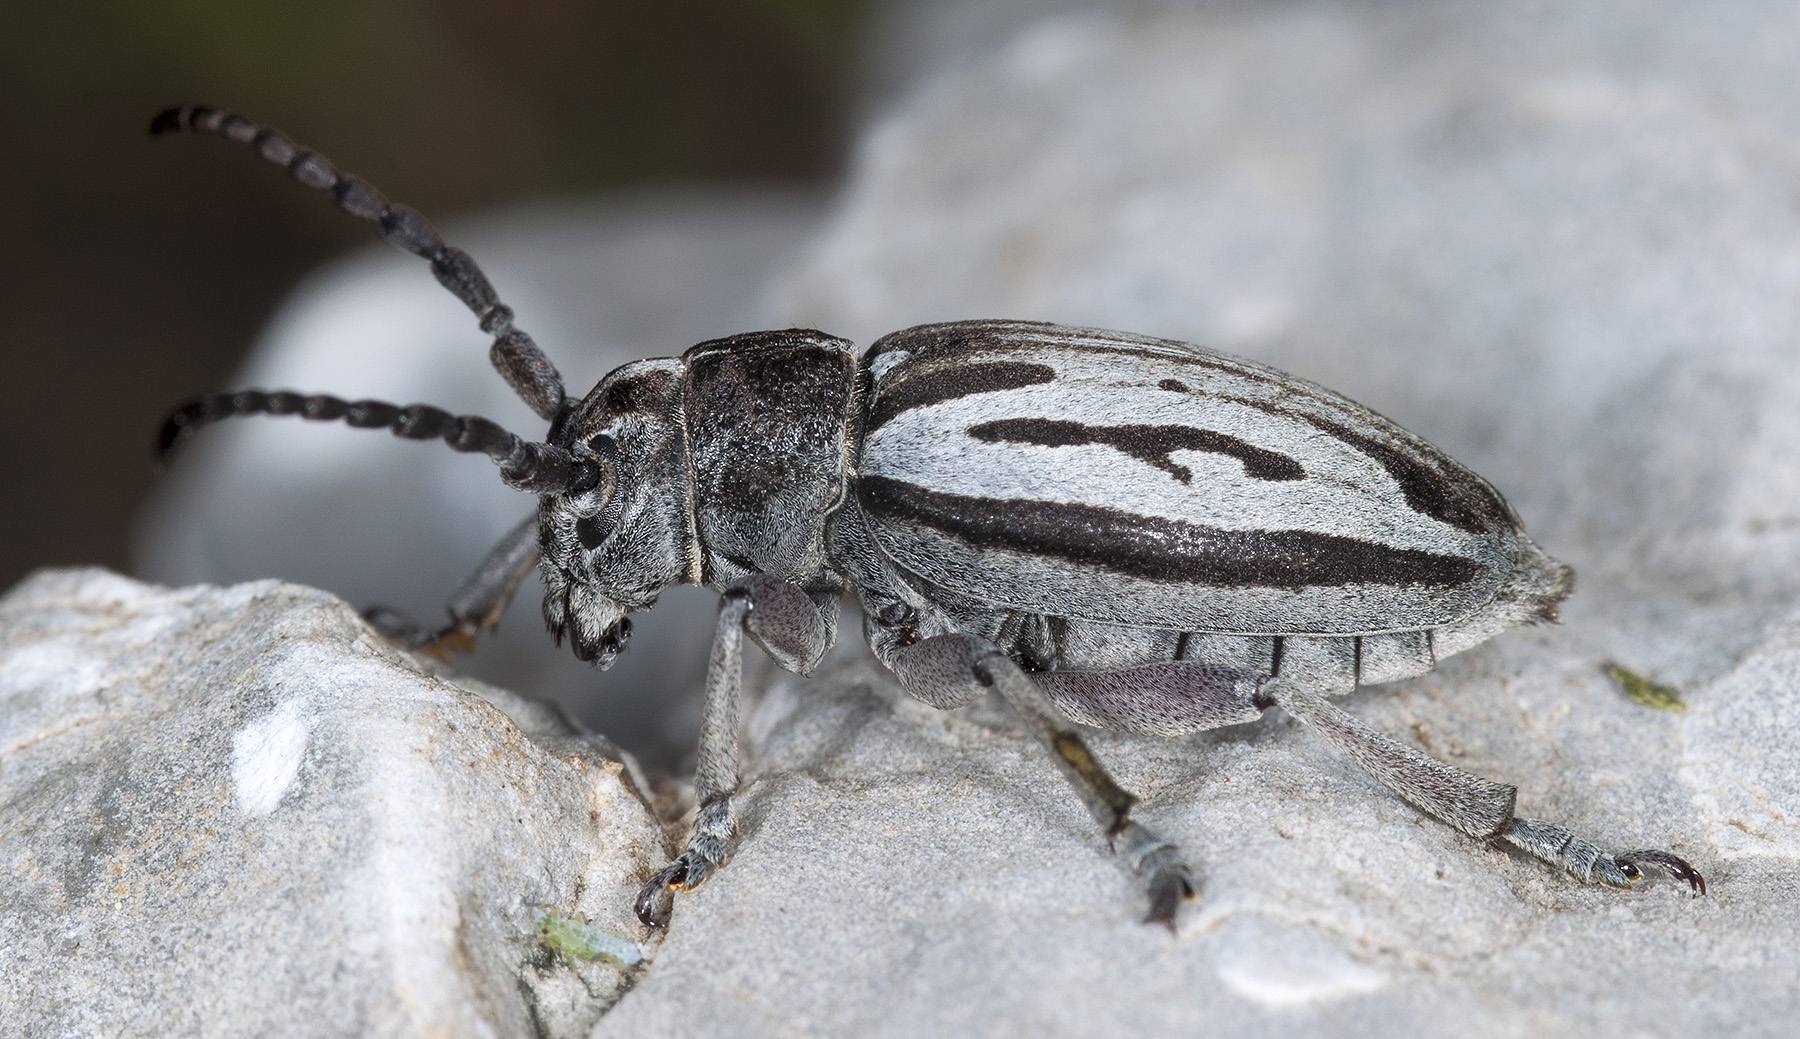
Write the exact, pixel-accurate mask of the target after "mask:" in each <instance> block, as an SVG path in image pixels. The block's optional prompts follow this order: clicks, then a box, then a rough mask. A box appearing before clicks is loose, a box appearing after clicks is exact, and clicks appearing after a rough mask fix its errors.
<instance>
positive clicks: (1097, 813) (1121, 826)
mask: <svg viewBox="0 0 1800 1039" xmlns="http://www.w3.org/2000/svg"><path fill="white" fill-rule="evenodd" d="M893 660H894V673H895V674H896V675H897V676H899V679H900V684H901V685H902V686H903V687H904V688H905V689H906V691H907V693H908V694H910V695H911V696H913V697H916V698H917V699H919V700H922V701H924V702H925V703H928V704H931V705H933V706H935V707H943V708H951V707H960V706H962V705H963V704H966V703H968V702H969V701H971V700H973V699H975V697H976V696H978V695H980V694H981V693H982V692H984V691H985V690H987V689H995V690H998V691H999V693H1000V695H1001V696H1003V697H1005V698H1006V701H1007V702H1008V703H1010V704H1012V706H1013V707H1014V709H1016V710H1017V711H1018V712H1019V713H1020V714H1023V715H1024V716H1025V717H1026V718H1027V719H1029V720H1030V721H1032V722H1034V723H1035V726H1034V727H1035V728H1036V729H1037V731H1038V735H1039V737H1040V738H1041V739H1042V740H1043V742H1044V745H1045V746H1046V747H1048V748H1049V749H1050V754H1051V757H1052V759H1053V760H1055V762H1056V763H1057V766H1058V767H1059V768H1061V769H1062V772H1063V775H1064V777H1066V778H1067V779H1068V780H1069V783H1070V785H1072V786H1074V788H1075V793H1076V795H1077V796H1079V797H1080V798H1081V803H1082V804H1084V805H1086V806H1087V810H1088V812H1089V813H1090V814H1091V815H1093V817H1094V821H1095V822H1097V823H1099V824H1100V828H1101V829H1102V830H1103V831H1105V833H1106V837H1107V839H1108V840H1109V841H1111V842H1112V844H1113V847H1114V849H1115V850H1116V851H1117V852H1118V853H1119V854H1120V855H1122V856H1124V858H1125V861H1126V862H1127V863H1129V864H1130V866H1131V868H1132V871H1133V872H1135V873H1136V874H1137V875H1138V876H1140V877H1142V878H1144V886H1145V888H1146V889H1147V891H1148V893H1149V896H1150V912H1149V914H1148V915H1147V916H1145V917H1144V922H1145V923H1163V924H1167V925H1168V926H1169V928H1170V929H1171V930H1173V929H1174V927H1175V911H1176V909H1177V908H1178V907H1179V906H1180V905H1181V902H1182V900H1183V899H1186V898H1191V897H1192V896H1193V895H1194V893H1195V891H1196V890H1197V889H1198V882H1197V881H1195V879H1194V874H1193V871H1192V870H1191V869H1189V868H1188V864H1187V862H1186V861H1184V860H1183V859H1182V857H1181V850H1180V849H1179V848H1177V847H1176V846H1175V845H1174V844H1173V843H1172V842H1170V841H1168V840H1166V839H1164V838H1163V837H1162V836H1161V835H1159V834H1158V833H1156V831H1154V830H1152V829H1150V828H1149V827H1147V826H1144V825H1143V824H1142V823H1139V822H1137V821H1135V820H1133V819H1132V818H1131V807H1132V805H1134V804H1136V803H1137V798H1136V797H1135V796H1133V795H1132V794H1131V793H1129V792H1127V791H1126V790H1125V789H1124V788H1122V787H1120V786H1119V784H1118V783H1117V782H1115V781H1114V780H1113V778H1112V776H1110V775H1108V774H1107V773H1106V769H1104V768H1103V767H1101V765H1100V762H1099V759H1097V758H1095V757H1094V753H1093V751H1091V750H1089V749H1088V745H1087V742H1086V741H1085V740H1083V739H1082V738H1081V735H1080V733H1078V732H1076V731H1075V727H1074V725H1073V724H1071V723H1070V722H1069V720H1068V719H1067V718H1066V717H1065V716H1064V715H1063V713H1062V711H1060V710H1058V709H1057V706H1056V704H1055V703H1054V702H1053V701H1052V700H1051V698H1050V696H1049V695H1048V694H1047V693H1046V692H1045V690H1043V689H1042V688H1040V687H1039V686H1038V684H1037V683H1036V682H1034V681H1032V679H1031V677H1030V676H1028V675H1026V674H1025V672H1024V670H1022V669H1021V668H1020V667H1019V665H1018V664H1017V663H1015V662H1014V661H1013V660H1012V659H1011V658H1010V657H1008V656H1007V655H1006V654H1005V653H1004V652H1002V651H1001V650H1000V648H999V647H997V646H995V645H994V644H993V643H991V642H988V641H986V640H984V639H979V638H976V637H974V636H972V635H963V634H955V635H939V636H937V637H935V638H929V639H926V640H924V641H922V642H919V643H916V644H914V645H911V646H908V647H906V648H904V649H901V650H899V651H898V652H896V653H895V654H894V658H893Z"/></svg>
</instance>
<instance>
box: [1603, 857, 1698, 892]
mask: <svg viewBox="0 0 1800 1039" xmlns="http://www.w3.org/2000/svg"><path fill="white" fill-rule="evenodd" d="M1613 861H1614V862H1615V863H1617V864H1618V866H1619V868H1620V869H1626V868H1627V867H1634V866H1649V867H1651V868H1652V869H1655V870H1657V871H1658V872H1661V873H1667V874H1668V875H1669V876H1671V877H1674V878H1675V879H1676V880H1685V881H1687V885H1688V889H1689V890H1690V891H1692V892H1693V893H1694V897H1695V898H1699V897H1700V896H1701V895H1704V894H1706V878H1705V877H1703V876H1701V875H1700V871H1699V870H1697V869H1695V868H1694V867H1693V866H1691V865H1689V864H1688V861H1687V860H1686V859H1684V858H1681V857H1680V856H1678V855H1671V854H1669V853H1668V852H1666V851H1655V850H1652V849H1644V850H1642V851H1628V852H1624V853H1622V854H1619V855H1614V856H1613Z"/></svg>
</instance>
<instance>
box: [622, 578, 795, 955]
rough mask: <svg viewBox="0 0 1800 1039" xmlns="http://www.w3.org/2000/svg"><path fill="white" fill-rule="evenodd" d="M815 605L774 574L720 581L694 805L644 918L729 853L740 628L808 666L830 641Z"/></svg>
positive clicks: (662, 910) (655, 919) (662, 913)
mask: <svg viewBox="0 0 1800 1039" xmlns="http://www.w3.org/2000/svg"><path fill="white" fill-rule="evenodd" d="M819 611H820V605H819V604H818V603H815V602H814V601H813V599H812V598H811V597H810V596H808V595H807V594H806V593H805V592H803V591H801V590H800V589H798V588H796V587H794V586H793V585H791V584H789V583H788V582H786V581H784V580H782V579H781V578H779V577H775V576H773V575H771V574H751V575H750V576H749V577H746V578H744V579H743V580H742V581H739V582H737V583H736V584H734V585H732V586H731V587H729V588H727V589H725V592H724V594H723V596H722V597H721V599H720V602H719V626H718V628H717V629H716V630H715V632H714V634H713V646H712V658H711V660H709V661H708V662H707V666H706V705H705V714H704V717H703V720H702V722H701V724H700V763H699V766H698V768H697V769H696V770H695V774H694V795H695V798H696V799H697V800H698V801H699V805H700V807H699V812H698V813H697V815H696V816H695V819H694V832H693V835H692V836H690V837H689V838H688V845H687V850H685V851H683V852H682V853H681V854H680V855H679V856H677V857H676V859H675V861H674V862H671V863H669V864H668V865H667V866H664V867H663V868H662V869H660V870H657V871H656V873H655V875H653V876H652V877H651V878H650V881H649V882H648V883H646V884H645V885H644V886H643V888H642V890H640V891H639V892H638V897H637V904H636V909H637V915H638V919H639V920H642V921H643V922H644V924H645V926H648V927H662V926H666V925H667V924H668V921H669V911H670V909H671V908H672V904H673V896H672V894H671V892H675V891H692V890H693V889H694V888H696V887H699V886H700V885H701V884H702V883H704V882H705V881H706V878H707V877H710V876H712V874H713V871H715V870H717V869H718V868H719V867H720V866H723V865H724V864H725V860H726V859H727V858H728V857H730V854H731V845H732V842H733V841H734V840H735V839H736V838H737V832H738V826H737V815H736V814H735V813H734V812H733V811H732V809H731V795H732V794H735V793H737V788H738V761H737V733H738V716H739V715H740V714H741V713H742V710H743V692H744V640H743V636H744V633H745V632H748V633H749V634H750V637H751V638H753V639H755V640H756V644H757V645H759V646H761V647H762V648H763V650H764V651H765V652H767V653H768V654H769V656H770V657H771V658H773V659H774V661H775V662H776V663H777V664H779V665H781V666H782V667H783V668H785V669H787V670H789V671H793V672H796V673H798V674H805V673H806V672H808V671H811V670H812V669H813V668H815V667H817V666H818V664H819V661H820V659H822V658H823V657H824V656H825V651H826V650H827V649H829V648H831V647H830V629H829V627H828V626H827V625H826V623H825V619H824V617H822V616H821V615H820V612H819Z"/></svg>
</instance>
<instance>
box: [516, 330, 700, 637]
mask: <svg viewBox="0 0 1800 1039" xmlns="http://www.w3.org/2000/svg"><path fill="white" fill-rule="evenodd" d="M680 387H681V362H680V361H678V360H673V359H667V360H652V361H637V362H634V363H632V364H628V365H625V366H623V367H621V368H619V369H617V370H615V371H614V372H613V373H612V374H610V375H608V376H607V377H606V378H604V379H602V380H600V383H599V385H597V386H595V387H594V388H593V390H592V391H590V392H589V393H588V395H587V397H586V398H585V399H584V400H583V401H582V402H581V403H580V405H579V406H577V407H576V408H575V410H574V411H573V412H572V413H571V414H570V415H569V417H568V418H567V419H566V420H565V421H564V422H562V423H560V424H559V425H560V428H559V430H558V431H557V433H556V434H555V435H554V436H553V442H555V443H557V444H558V445H559V446H561V447H563V448H565V449H566V450H568V451H569V452H570V453H571V454H572V455H573V456H575V457H576V458H578V459H587V460H591V461H592V462H594V463H596V464H597V465H598V466H599V468H600V472H601V478H600V479H599V480H598V482H596V483H595V484H593V485H592V486H590V487H585V488H580V489H575V488H571V489H569V490H566V491H558V492H554V493H550V494H545V495H543V496H541V497H540V498H539V505H538V538H539V543H540V547H541V549H542V552H543V555H542V562H541V563H540V569H541V571H542V575H543V580H544V621H545V623H546V624H548V625H549V627H550V631H551V633H552V634H553V635H555V636H556V639H557V641H558V642H561V640H562V638H563V636H565V635H567V636H568V638H569V642H570V645H571V646H572V647H573V649H574V650H575V655H576V656H578V657H580V658H581V659H583V660H586V661H589V662H590V663H592V664H594V665H595V666H596V667H601V668H604V667H608V666H610V665H611V664H612V662H613V659H614V658H615V657H617V656H618V654H619V652H620V651H621V650H623V649H624V648H625V643H626V640H627V639H629V638H630V636H631V622H630V621H629V620H627V619H626V616H625V615H626V614H627V613H629V612H632V611H636V610H647V609H649V608H650V607H652V606H654V605H655V604H656V597H657V595H659V594H660V593H661V592H662V590H663V589H664V588H668V587H669V586H671V585H676V584H681V583H682V582H684V581H693V580H696V579H697V578H696V577H695V574H694V571H695V569H696V567H695V565H694V562H693V560H694V558H695V555H694V551H695V547H694V544H693V535H692V531H691V527H690V522H689V511H690V510H689V507H688V502H689V499H690V498H691V497H692V495H691V492H690V488H689V482H690V481H689V478H688V474H687V466H686V462H685V461H684V451H683V446H684V445H683V435H682V421H681V407H680Z"/></svg>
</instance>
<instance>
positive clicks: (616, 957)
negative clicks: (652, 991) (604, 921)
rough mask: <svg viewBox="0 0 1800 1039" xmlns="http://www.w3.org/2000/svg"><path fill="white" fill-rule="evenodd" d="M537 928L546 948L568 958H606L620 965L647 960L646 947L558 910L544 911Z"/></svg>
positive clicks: (637, 963)
mask: <svg viewBox="0 0 1800 1039" xmlns="http://www.w3.org/2000/svg"><path fill="white" fill-rule="evenodd" d="M537 929H538V939H539V940H540V941H542V942H543V943H544V948H546V949H549V950H551V951H552V952H555V953H559V954H561V955H562V956H563V957H565V958H567V959H571V960H605V961H607V962H608V963H611V964H613V965H614V966H617V967H636V966H638V965H639V964H641V963H643V962H644V947H643V946H642V945H639V944H638V943H637V942H634V941H630V940H629V939H625V938H621V937H619V936H618V935H616V934H611V933H609V932H606V931H602V930H600V929H598V928H594V927H589V926H588V925H587V924H584V923H582V922H581V921H579V920H571V919H569V918H568V917H566V916H562V915H559V914H557V913H555V912H551V911H548V910H543V911H540V912H539V913H538V915H537Z"/></svg>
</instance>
